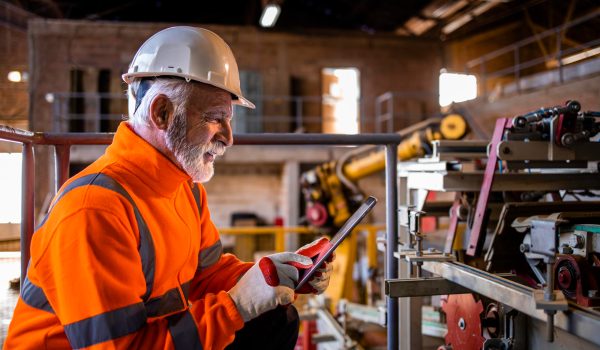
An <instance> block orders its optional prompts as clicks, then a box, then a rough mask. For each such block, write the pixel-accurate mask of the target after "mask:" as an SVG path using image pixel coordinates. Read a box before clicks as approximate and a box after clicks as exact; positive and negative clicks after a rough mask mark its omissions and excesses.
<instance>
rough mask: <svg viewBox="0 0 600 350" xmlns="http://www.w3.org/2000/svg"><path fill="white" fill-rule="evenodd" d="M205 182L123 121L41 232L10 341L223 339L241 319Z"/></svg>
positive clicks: (216, 345)
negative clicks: (230, 292) (195, 179)
mask: <svg viewBox="0 0 600 350" xmlns="http://www.w3.org/2000/svg"><path fill="white" fill-rule="evenodd" d="M251 265H252V264H251V263H242V262H240V261H239V260H237V259H236V258H235V257H234V256H232V255H229V254H224V255H223V254H222V247H221V243H220V239H219V236H218V232H217V230H216V228H215V227H214V224H213V223H212V221H211V220H210V213H209V212H208V206H207V204H206V192H205V191H204V188H203V187H202V186H200V185H190V181H189V177H188V176H187V175H186V174H185V173H183V172H182V171H181V170H180V169H179V168H177V167H176V166H175V165H174V164H173V163H172V162H171V161H169V160H168V159H167V158H166V157H164V156H163V155H162V154H160V153H159V152H158V151H157V150H155V149H154V148H153V147H152V146H151V145H149V144H148V143H146V142H145V141H144V140H143V139H141V138H139V137H138V136H137V135H135V133H134V132H133V131H132V130H131V129H130V127H129V126H128V124H126V123H123V124H122V125H120V126H119V129H118V131H117V133H116V135H115V139H114V141H113V144H112V145H111V146H110V147H109V148H108V149H107V151H106V153H105V154H104V155H103V156H102V157H101V158H100V159H98V160H97V161H96V162H94V163H93V164H92V165H91V166H89V167H88V168H86V169H85V170H84V171H83V172H82V173H80V174H78V175H77V176H75V177H74V178H73V179H71V180H69V181H68V182H67V183H66V184H65V185H64V186H63V187H62V188H61V191H59V194H58V195H57V196H56V198H55V199H54V201H53V204H52V207H51V210H50V213H49V215H48V216H47V220H46V219H45V220H44V221H43V222H42V223H41V224H40V226H39V227H38V229H37V230H36V233H35V234H34V237H33V241H32V246H31V261H30V266H29V270H28V274H27V279H26V280H25V283H24V285H23V293H22V296H21V298H20V299H19V301H18V304H17V308H16V310H15V313H14V316H13V320H12V322H11V325H10V327H9V333H8V336H7V339H6V341H5V349H21V348H23V349H31V348H52V349H60V348H65V349H67V348H90V349H131V348H140V349H141V348H143V349H178V350H179V349H200V348H204V349H221V348H223V347H225V346H226V345H227V344H228V343H230V342H231V341H232V340H233V337H234V334H235V331H236V330H238V329H240V328H241V327H242V326H243V321H242V319H241V318H240V316H239V314H238V312H237V310H236V308H235V305H234V304H233V302H232V301H231V298H230V297H229V295H228V294H227V293H226V291H227V290H228V289H229V288H231V287H232V286H233V284H234V283H235V282H236V281H237V279H238V277H239V276H240V275H241V274H242V273H244V272H245V271H246V270H247V269H248V268H249V267H250V266H251Z"/></svg>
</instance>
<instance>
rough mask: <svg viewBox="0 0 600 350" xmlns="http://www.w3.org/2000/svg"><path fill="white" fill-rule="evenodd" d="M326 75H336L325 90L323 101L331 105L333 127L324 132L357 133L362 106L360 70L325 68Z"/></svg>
mask: <svg viewBox="0 0 600 350" xmlns="http://www.w3.org/2000/svg"><path fill="white" fill-rule="evenodd" d="M323 74H324V75H329V76H333V77H335V79H332V81H334V82H332V83H331V84H330V85H329V88H328V89H327V91H324V95H323V103H324V104H326V105H329V106H330V107H331V109H330V110H331V115H330V116H331V117H332V118H333V120H332V122H333V123H332V124H331V128H330V127H327V128H326V129H327V130H324V132H330V133H336V134H357V133H358V132H359V130H358V124H359V106H360V72H359V70H358V69H356V68H325V69H323Z"/></svg>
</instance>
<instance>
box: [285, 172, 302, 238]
mask: <svg viewBox="0 0 600 350" xmlns="http://www.w3.org/2000/svg"><path fill="white" fill-rule="evenodd" d="M282 177H283V180H282V181H281V187H282V189H281V209H280V210H281V215H282V216H283V221H284V225H285V226H297V225H298V219H299V217H300V163H299V162H297V161H286V162H285V163H284V165H283V174H282ZM298 241H299V240H298V236H297V235H296V234H287V235H286V238H285V249H286V250H295V249H296V248H298Z"/></svg>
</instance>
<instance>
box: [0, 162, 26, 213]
mask: <svg viewBox="0 0 600 350" xmlns="http://www.w3.org/2000/svg"><path fill="white" fill-rule="evenodd" d="M0 164H1V165H2V171H0V223H14V224H19V223H21V167H22V165H21V154H20V153H0Z"/></svg>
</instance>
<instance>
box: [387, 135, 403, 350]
mask: <svg viewBox="0 0 600 350" xmlns="http://www.w3.org/2000/svg"><path fill="white" fill-rule="evenodd" d="M397 181H398V144H397V143H394V144H388V145H386V146H385V193H386V195H385V203H386V229H387V230H386V234H387V236H386V257H385V261H386V264H385V265H386V269H385V278H386V279H388V280H391V279H396V278H398V259H396V257H395V256H394V255H395V254H394V253H395V252H396V250H398V186H397ZM385 298H386V305H387V346H388V349H393V350H397V349H398V347H399V345H400V343H399V339H398V332H399V329H400V328H399V323H398V299H397V298H391V297H390V296H386V297H385Z"/></svg>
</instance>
